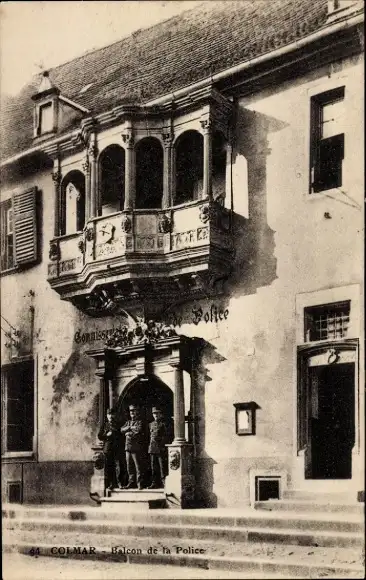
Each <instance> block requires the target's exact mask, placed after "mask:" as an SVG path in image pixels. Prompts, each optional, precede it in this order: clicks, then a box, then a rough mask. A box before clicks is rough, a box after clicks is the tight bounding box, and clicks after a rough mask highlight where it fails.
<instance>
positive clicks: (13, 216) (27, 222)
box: [0, 187, 38, 272]
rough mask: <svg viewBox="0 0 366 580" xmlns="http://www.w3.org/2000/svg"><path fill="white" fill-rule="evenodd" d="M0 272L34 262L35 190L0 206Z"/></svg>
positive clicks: (35, 253)
mask: <svg viewBox="0 0 366 580" xmlns="http://www.w3.org/2000/svg"><path fill="white" fill-rule="evenodd" d="M0 220H1V224H0V225H1V230H0V233H1V264H0V265H1V272H4V271H6V270H9V269H11V268H15V267H20V266H25V265H28V264H31V263H34V262H35V261H36V260H37V257H38V249H37V246H38V238H37V192H36V188H35V187H33V188H32V189H28V190H27V191H24V192H22V193H16V194H14V195H13V197H12V198H11V199H8V200H6V201H4V202H3V203H1V205H0Z"/></svg>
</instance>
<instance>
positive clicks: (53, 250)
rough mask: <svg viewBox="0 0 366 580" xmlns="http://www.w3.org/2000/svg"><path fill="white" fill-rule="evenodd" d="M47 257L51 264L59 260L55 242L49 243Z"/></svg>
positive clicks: (59, 256) (59, 255) (57, 247)
mask: <svg viewBox="0 0 366 580" xmlns="http://www.w3.org/2000/svg"><path fill="white" fill-rule="evenodd" d="M48 257H49V259H50V260H51V261H52V262H55V261H56V260H60V259H61V252H60V247H59V245H58V243H57V242H51V244H50V251H49V253H48Z"/></svg>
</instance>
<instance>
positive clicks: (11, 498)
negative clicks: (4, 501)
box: [7, 481, 22, 503]
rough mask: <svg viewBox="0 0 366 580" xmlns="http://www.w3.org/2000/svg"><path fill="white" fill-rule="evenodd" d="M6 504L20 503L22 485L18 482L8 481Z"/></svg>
mask: <svg viewBox="0 0 366 580" xmlns="http://www.w3.org/2000/svg"><path fill="white" fill-rule="evenodd" d="M7 496H8V502H9V503H22V484H21V482H20V481H8V494H7Z"/></svg>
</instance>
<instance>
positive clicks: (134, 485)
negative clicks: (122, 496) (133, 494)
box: [123, 481, 136, 489]
mask: <svg viewBox="0 0 366 580" xmlns="http://www.w3.org/2000/svg"><path fill="white" fill-rule="evenodd" d="M123 489H136V483H134V482H133V481H130V482H129V483H128V484H127V485H125V486H123Z"/></svg>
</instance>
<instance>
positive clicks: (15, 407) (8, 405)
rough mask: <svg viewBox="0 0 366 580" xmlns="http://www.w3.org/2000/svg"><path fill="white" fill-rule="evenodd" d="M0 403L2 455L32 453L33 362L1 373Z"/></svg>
mask: <svg viewBox="0 0 366 580" xmlns="http://www.w3.org/2000/svg"><path fill="white" fill-rule="evenodd" d="M1 391H2V392H1V401H2V406H3V409H2V411H3V412H2V426H3V431H4V432H3V451H4V453H12V452H16V453H21V452H25V453H29V452H32V451H33V435H34V361H33V360H27V361H24V362H19V363H14V364H12V365H9V366H8V367H6V368H4V369H2V372H1Z"/></svg>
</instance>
